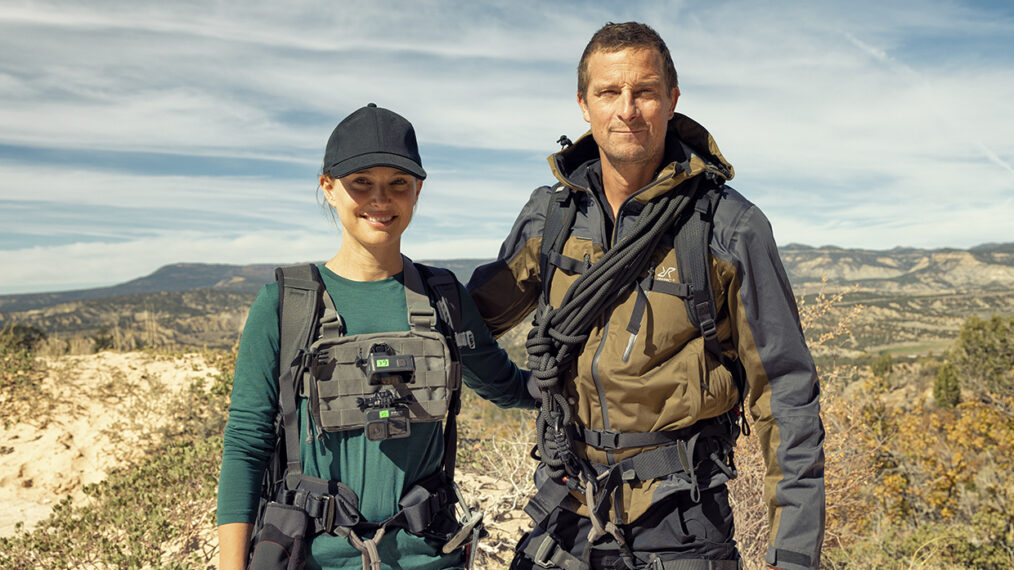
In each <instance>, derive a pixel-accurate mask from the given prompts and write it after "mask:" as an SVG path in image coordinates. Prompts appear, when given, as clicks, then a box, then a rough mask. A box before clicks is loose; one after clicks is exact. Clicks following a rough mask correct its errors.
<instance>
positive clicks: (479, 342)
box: [218, 265, 535, 570]
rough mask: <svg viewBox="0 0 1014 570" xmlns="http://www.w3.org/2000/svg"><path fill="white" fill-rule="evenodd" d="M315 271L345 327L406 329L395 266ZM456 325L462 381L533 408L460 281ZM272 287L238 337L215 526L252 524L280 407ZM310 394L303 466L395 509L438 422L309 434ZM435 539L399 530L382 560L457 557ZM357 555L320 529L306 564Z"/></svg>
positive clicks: (428, 455)
mask: <svg viewBox="0 0 1014 570" xmlns="http://www.w3.org/2000/svg"><path fill="white" fill-rule="evenodd" d="M318 267H319V268H320V273H321V277H322V278H323V281H324V286H325V288H326V289H327V292H328V294H329V295H330V296H331V298H332V299H333V300H334V302H335V306H336V308H337V309H338V312H339V314H340V315H341V316H342V319H343V320H344V321H345V325H346V330H347V331H348V334H349V335H354V334H368V333H376V332H388V331H392V332H393V331H406V330H408V329H409V325H408V318H407V308H406V304H405V290H404V283H403V280H402V274H400V273H399V274H398V275H396V276H394V277H391V278H388V279H384V280H381V281H368V282H362V281H351V280H349V279H345V278H343V277H340V276H338V275H336V274H335V273H333V272H332V271H330V270H329V269H327V268H326V267H324V266H322V265H321V266H318ZM458 288H459V290H460V295H461V305H462V323H463V327H464V328H465V329H466V330H471V331H472V333H473V334H474V335H475V340H476V342H475V348H471V349H470V348H464V349H462V364H463V366H462V370H463V381H464V383H465V385H466V386H468V387H469V388H471V389H473V390H475V391H476V392H477V393H478V394H479V395H480V396H482V397H483V398H486V399H487V400H490V401H492V402H493V403H495V404H497V405H498V406H501V407H534V405H535V401H534V400H533V399H532V398H531V397H530V396H529V395H528V392H527V390H526V388H525V382H524V378H523V376H522V374H521V372H520V371H519V370H518V369H517V367H516V366H514V364H513V363H512V362H511V361H510V360H509V359H508V357H507V355H506V353H505V352H504V351H503V350H501V349H500V348H499V347H498V346H497V344H496V341H494V340H493V338H492V336H491V335H490V334H489V331H488V330H487V329H486V326H485V324H484V322H483V320H482V317H481V316H480V315H479V312H478V310H477V309H476V307H475V305H474V304H473V303H472V300H471V297H469V295H468V294H467V292H465V290H464V288H463V287H461V285H460V284H459V285H458ZM278 344H279V334H278V285H277V284H274V283H272V284H269V285H265V286H264V287H263V288H262V289H261V291H260V293H259V294H258V295H257V299H256V300H255V301H254V303H253V305H252V306H251V307H250V314H249V316H248V317H247V321H246V326H245V327H244V329H243V336H242V338H241V340H240V346H239V354H238V357H237V361H236V376H235V379H234V381H233V389H232V402H231V404H230V406H229V421H228V424H227V425H226V428H225V443H224V445H225V449H224V452H223V456H222V472H221V476H220V478H219V488H218V524H227V523H236V522H239V523H251V522H253V521H254V519H255V518H256V514H257V499H258V496H259V493H260V485H261V476H262V474H263V472H264V468H265V466H266V465H267V462H268V460H269V459H270V457H271V452H272V450H273V443H274V420H275V415H276V410H277V405H278ZM306 417H307V402H306V400H305V399H301V400H300V402H299V423H300V442H301V449H300V457H301V460H302V464H303V472H304V473H306V474H307V475H311V476H314V477H320V478H324V479H333V480H339V481H342V482H343V483H345V484H346V485H348V486H349V487H350V488H352V490H353V491H355V493H356V495H357V496H358V497H359V508H360V511H361V512H362V513H363V515H364V516H365V517H366V518H368V519H369V520H371V521H381V520H384V519H386V518H388V517H390V516H391V515H393V514H395V513H396V512H397V511H398V500H399V499H400V498H401V496H402V494H403V492H404V491H405V489H406V488H407V487H409V486H411V485H412V484H413V483H415V482H416V481H419V480H420V479H423V478H424V477H426V476H428V475H430V474H432V473H434V472H436V471H438V470H439V469H440V467H441V463H442V460H443V453H444V442H443V432H442V423H441V422H429V423H418V424H413V425H412V433H411V435H410V436H409V437H407V438H404V439H392V440H386V441H380V442H376V441H369V440H367V439H366V437H365V436H364V435H363V430H362V429H356V430H349V431H342V432H335V433H325V435H324V437H323V438H322V439H317V438H314V437H309V438H308V437H307V433H306V427H307V422H306V419H305V418H306ZM440 547H441V545H439V544H436V543H434V542H433V541H430V540H428V539H424V538H421V537H417V536H414V535H411V534H408V533H406V532H404V531H400V530H399V531H396V532H393V533H389V534H388V535H387V536H385V537H384V539H383V540H382V541H381V543H380V555H381V559H382V560H383V563H384V568H392V569H399V568H404V569H409V568H412V569H420V570H421V569H437V568H452V567H457V566H460V565H461V561H460V554H459V553H453V554H450V555H441V554H440ZM361 567H362V564H361V558H360V554H359V552H358V551H357V550H355V549H354V548H353V547H352V546H351V545H350V544H349V543H348V541H347V540H346V539H344V538H340V537H334V536H329V535H320V536H318V537H316V538H315V539H314V540H313V542H312V543H311V547H310V556H309V560H308V568H325V569H358V568H361Z"/></svg>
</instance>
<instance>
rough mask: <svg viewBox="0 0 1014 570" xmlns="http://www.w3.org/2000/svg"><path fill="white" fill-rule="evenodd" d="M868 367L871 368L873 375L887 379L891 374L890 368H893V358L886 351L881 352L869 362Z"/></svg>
mask: <svg viewBox="0 0 1014 570" xmlns="http://www.w3.org/2000/svg"><path fill="white" fill-rule="evenodd" d="M870 368H871V369H872V370H873V375H874V376H877V377H880V378H883V379H885V380H886V379H887V378H888V377H890V376H891V370H892V369H894V359H893V358H891V355H890V354H889V353H887V352H884V353H881V354H880V356H878V357H877V358H875V359H874V360H873V362H872V363H871V364H870Z"/></svg>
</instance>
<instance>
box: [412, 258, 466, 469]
mask: <svg viewBox="0 0 1014 570" xmlns="http://www.w3.org/2000/svg"><path fill="white" fill-rule="evenodd" d="M416 268H417V269H418V270H419V273H420V274H421V275H422V276H423V279H425V280H426V286H427V288H428V289H429V291H430V292H431V293H432V295H431V298H436V305H437V315H438V317H439V318H438V321H440V322H441V323H442V326H443V328H444V331H443V332H444V335H445V336H446V337H447V344H448V346H449V347H450V349H451V355H452V358H453V360H454V364H453V366H454V371H453V372H452V373H453V374H454V376H455V377H456V378H457V379H458V380H457V382H458V387H457V389H455V390H454V392H453V393H452V394H451V401H450V402H449V403H448V409H447V419H446V420H444V473H445V474H446V475H447V480H448V481H453V480H454V468H455V459H456V458H457V454H458V412H460V411H461V350H460V349H461V348H462V346H463V345H470V346H471V347H473V348H474V347H475V337H474V335H472V331H465V330H463V329H464V325H463V323H462V319H461V289H460V288H459V287H458V279H457V277H455V276H454V273H452V272H451V271H450V270H447V269H444V268H442V267H429V266H426V265H420V264H416Z"/></svg>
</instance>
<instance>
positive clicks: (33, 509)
mask: <svg viewBox="0 0 1014 570" xmlns="http://www.w3.org/2000/svg"><path fill="white" fill-rule="evenodd" d="M46 368H47V373H46V378H45V380H44V381H43V384H42V387H41V389H40V390H39V392H38V394H37V396H38V399H39V405H38V406H36V408H34V409H33V412H32V413H31V414H29V415H28V417H27V418H26V419H25V421H23V422H20V423H16V424H13V425H11V426H10V427H8V428H7V429H6V430H3V431H0V536H12V535H14V534H15V525H16V524H17V523H23V524H24V525H25V527H26V528H29V529H30V528H31V527H33V526H34V525H35V524H37V523H38V522H39V521H41V520H43V519H45V518H46V517H47V516H48V515H49V513H50V511H51V510H52V508H53V506H54V505H55V504H57V503H58V502H59V501H60V500H61V499H63V498H64V497H66V496H68V495H70V496H72V497H73V498H74V500H75V502H77V501H81V500H84V499H85V495H84V494H83V492H82V488H83V487H84V486H85V485H87V484H89V483H96V482H99V481H102V480H103V479H104V478H105V477H106V475H107V474H108V473H109V472H110V470H112V469H113V468H114V467H116V466H118V465H122V464H124V463H125V462H127V461H130V460H132V459H138V458H137V457H131V456H130V450H131V449H132V442H137V441H140V440H142V439H146V438H149V437H151V434H152V433H153V432H154V431H155V430H157V428H158V427H159V422H160V415H159V414H158V413H157V410H158V408H159V404H160V402H164V401H166V400H167V399H168V398H170V397H171V396H172V395H173V394H175V393H178V392H179V391H181V390H184V389H186V388H187V387H188V386H189V385H190V384H191V383H192V382H194V381H196V380H201V379H204V378H207V377H209V376H211V375H213V374H214V373H216V371H215V370H214V369H211V368H209V367H208V365H207V363H206V362H205V360H204V358H203V357H202V356H201V355H200V354H186V355H179V356H174V357H167V356H155V355H152V354H149V353H144V352H133V353H113V352H103V353H99V354H95V355H88V356H66V357H60V358H54V359H48V360H46ZM149 412H150V413H149ZM0 429H2V428H0ZM457 479H458V481H459V484H460V485H461V487H462V489H463V490H464V492H465V494H466V497H467V498H468V500H470V501H472V502H477V503H478V504H479V505H480V508H482V509H483V510H484V511H485V516H484V523H485V525H486V528H487V531H488V532H489V536H488V537H487V538H485V539H484V540H483V541H482V542H481V543H480V552H481V553H482V554H481V556H480V560H481V562H480V564H478V565H477V567H479V568H506V566H507V564H508V563H509V561H510V558H511V556H512V554H513V549H514V544H515V542H516V541H517V539H518V537H519V536H520V535H521V534H522V533H523V532H524V531H525V530H527V529H528V527H529V525H530V520H529V519H528V517H527V516H526V515H525V514H524V513H523V512H522V510H521V509H522V507H523V506H524V501H523V500H522V492H519V490H518V489H516V488H514V487H512V485H511V484H510V483H508V482H507V481H505V478H504V476H503V474H500V473H492V474H477V473H474V472H470V471H469V469H468V466H464V465H460V464H459V469H458V475H457ZM202 534H205V533H202ZM206 536H207V537H208V538H209V539H210V540H211V541H215V540H216V539H215V537H214V529H213V528H210V527H209V528H208V529H207V533H206Z"/></svg>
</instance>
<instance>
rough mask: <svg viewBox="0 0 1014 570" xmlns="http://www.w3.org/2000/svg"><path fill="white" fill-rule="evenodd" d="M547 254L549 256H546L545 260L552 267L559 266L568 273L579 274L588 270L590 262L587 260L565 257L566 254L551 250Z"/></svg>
mask: <svg viewBox="0 0 1014 570" xmlns="http://www.w3.org/2000/svg"><path fill="white" fill-rule="evenodd" d="M548 255H549V257H548V258H547V261H548V262H549V264H550V265H552V266H553V267H559V268H560V269H562V270H564V271H566V272H568V273H577V274H581V273H584V272H585V271H588V268H589V267H591V263H590V262H589V261H585V260H583V259H574V258H573V257H567V256H566V255H563V254H562V253H559V252H556V251H551V252H549V254H548Z"/></svg>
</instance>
